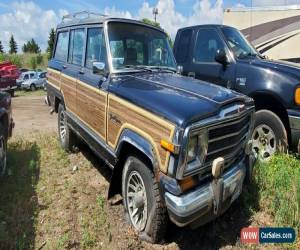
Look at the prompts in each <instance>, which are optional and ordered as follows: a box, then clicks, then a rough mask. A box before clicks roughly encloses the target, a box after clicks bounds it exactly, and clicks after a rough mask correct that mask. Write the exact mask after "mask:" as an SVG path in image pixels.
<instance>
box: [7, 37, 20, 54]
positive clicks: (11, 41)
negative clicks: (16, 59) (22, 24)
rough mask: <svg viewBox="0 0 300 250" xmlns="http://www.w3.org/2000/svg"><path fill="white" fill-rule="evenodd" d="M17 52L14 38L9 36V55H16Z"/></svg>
mask: <svg viewBox="0 0 300 250" xmlns="http://www.w3.org/2000/svg"><path fill="white" fill-rule="evenodd" d="M17 51H18V46H17V43H16V41H15V38H14V36H13V35H11V37H10V39H9V54H16V53H17Z"/></svg>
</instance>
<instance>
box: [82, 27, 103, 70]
mask: <svg viewBox="0 0 300 250" xmlns="http://www.w3.org/2000/svg"><path fill="white" fill-rule="evenodd" d="M93 62H103V63H106V50H105V43H104V36H103V32H102V28H90V29H88V35H87V49H86V59H85V66H86V67H87V68H89V69H91V68H92V66H93Z"/></svg>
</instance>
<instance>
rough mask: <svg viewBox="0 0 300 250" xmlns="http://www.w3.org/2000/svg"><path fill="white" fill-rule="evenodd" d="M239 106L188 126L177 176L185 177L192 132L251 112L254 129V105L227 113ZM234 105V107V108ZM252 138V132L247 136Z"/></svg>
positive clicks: (184, 135) (251, 125) (251, 126)
mask: <svg viewBox="0 0 300 250" xmlns="http://www.w3.org/2000/svg"><path fill="white" fill-rule="evenodd" d="M237 106H240V105H233V106H231V107H229V108H226V109H223V110H221V111H220V113H219V114H218V115H216V116H213V117H209V118H207V119H204V120H202V121H199V122H196V123H193V124H191V125H190V126H188V127H187V128H186V129H185V131H184V134H183V138H182V144H181V145H182V147H181V152H180V154H179V161H178V166H177V170H176V178H177V179H179V180H181V179H183V178H184V177H185V173H184V171H185V169H186V166H187V147H188V143H189V136H190V133H194V131H200V130H202V129H205V128H209V127H211V126H212V127H216V126H222V124H223V123H225V122H227V121H231V120H233V119H237V118H239V117H240V118H241V117H244V116H247V115H249V114H251V113H252V115H251V120H250V123H251V124H250V129H249V131H251V130H252V128H253V125H254V124H253V115H254V112H253V111H254V110H255V107H254V106H245V110H243V111H242V112H237V113H235V114H232V115H229V116H227V114H228V113H229V114H230V113H232V112H233V111H234V108H235V109H236V111H237ZM233 107H234V108H233ZM249 138H250V133H249V134H248V138H246V140H248V139H249ZM199 171H201V168H200V169H199ZM194 172H195V171H193V172H192V173H194Z"/></svg>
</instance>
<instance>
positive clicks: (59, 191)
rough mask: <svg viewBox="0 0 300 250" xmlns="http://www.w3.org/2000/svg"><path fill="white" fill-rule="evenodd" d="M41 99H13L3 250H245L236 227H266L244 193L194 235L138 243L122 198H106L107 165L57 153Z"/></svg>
mask: <svg viewBox="0 0 300 250" xmlns="http://www.w3.org/2000/svg"><path fill="white" fill-rule="evenodd" d="M43 98H44V97H43V95H42V94H41V93H37V94H32V93H29V94H26V95H25V96H18V95H17V96H16V97H15V98H13V109H14V119H15V121H16V127H15V130H14V136H13V138H12V139H11V140H10V142H9V153H8V162H9V166H10V168H9V176H8V177H7V178H6V179H5V180H4V181H3V182H2V183H1V184H0V188H1V189H2V190H3V192H2V193H4V195H3V196H2V197H1V198H0V211H1V213H0V221H1V227H0V232H5V234H3V235H2V236H1V237H2V238H0V248H1V249H2V248H5V249H7V248H11V247H12V246H15V245H16V244H17V246H20V247H21V249H27V248H28V247H32V248H34V249H61V248H66V249H98V248H102V247H105V248H108V249H203V248H206V249H216V248H221V249H231V248H234V249H236V248H240V249H244V248H245V245H240V243H239V233H240V230H241V228H243V227H246V226H258V225H260V226H268V225H271V223H272V222H271V218H270V217H269V216H268V215H267V214H266V213H264V212H259V211H258V208H257V206H258V204H257V202H258V201H257V197H256V196H255V190H251V196H249V192H248V191H247V190H246V191H245V192H244V194H245V195H244V196H243V198H240V199H239V200H238V201H237V202H235V204H234V205H233V206H232V207H231V208H230V209H229V210H228V212H227V213H225V214H224V215H223V216H221V217H220V218H218V219H217V220H216V221H214V222H211V223H209V224H207V225H205V226H203V227H200V228H198V229H196V230H191V229H189V228H183V229H181V228H178V227H176V226H175V225H173V224H171V223H170V224H169V228H168V233H167V237H166V239H165V242H162V244H161V245H153V244H150V243H146V242H142V241H140V240H139V239H138V237H137V235H135V233H134V231H133V230H132V229H131V228H130V227H129V224H128V223H127V222H126V220H125V219H124V217H123V206H122V202H121V198H120V197H116V198H115V199H113V200H111V201H107V200H106V196H107V190H108V186H109V184H108V180H109V178H110V171H109V169H108V167H106V166H105V164H104V163H103V162H102V161H101V160H99V159H97V158H96V157H95V156H94V155H93V154H92V153H91V151H90V150H89V149H88V148H87V146H86V145H84V144H82V145H80V147H79V150H78V153H75V154H71V155H67V154H66V153H64V152H63V151H62V150H61V149H60V146H59V145H58V142H57V137H56V133H55V132H56V115H55V114H54V115H50V114H49V108H48V107H47V106H46V105H45V104H44V100H43ZM249 201H250V202H249ZM1 230H2V231H1ZM0 235H1V234H0ZM22 246H23V247H24V248H22ZM270 249H274V246H270Z"/></svg>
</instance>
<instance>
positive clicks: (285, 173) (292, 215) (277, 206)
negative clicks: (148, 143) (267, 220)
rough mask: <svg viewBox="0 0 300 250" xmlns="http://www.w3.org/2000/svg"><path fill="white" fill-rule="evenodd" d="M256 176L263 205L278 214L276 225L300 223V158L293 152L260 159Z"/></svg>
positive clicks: (291, 225)
mask: <svg viewBox="0 0 300 250" xmlns="http://www.w3.org/2000/svg"><path fill="white" fill-rule="evenodd" d="M255 177H256V178H255V179H256V182H257V185H258V188H259V190H260V191H259V193H260V201H259V203H260V207H261V208H263V209H264V210H266V211H267V212H268V213H270V214H271V215H272V217H273V218H274V225H275V226H289V227H295V228H299V227H300V161H299V160H298V159H296V158H295V157H293V156H291V155H276V156H274V157H273V158H272V159H271V160H270V161H269V162H267V163H259V164H258V165H257V166H256V169H255Z"/></svg>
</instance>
